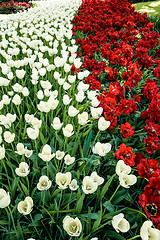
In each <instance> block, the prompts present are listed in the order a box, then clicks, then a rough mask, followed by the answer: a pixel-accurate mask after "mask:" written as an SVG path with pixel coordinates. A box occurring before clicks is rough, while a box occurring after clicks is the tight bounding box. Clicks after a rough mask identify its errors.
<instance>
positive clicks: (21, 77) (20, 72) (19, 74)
mask: <svg viewBox="0 0 160 240" xmlns="http://www.w3.org/2000/svg"><path fill="white" fill-rule="evenodd" d="M25 74H26V71H24V70H23V69H22V70H16V76H17V77H18V78H19V79H23V78H24V75H25Z"/></svg>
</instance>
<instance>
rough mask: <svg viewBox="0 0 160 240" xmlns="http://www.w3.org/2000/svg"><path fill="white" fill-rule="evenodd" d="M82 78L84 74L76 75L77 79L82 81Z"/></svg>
mask: <svg viewBox="0 0 160 240" xmlns="http://www.w3.org/2000/svg"><path fill="white" fill-rule="evenodd" d="M83 78H84V73H83V72H79V73H78V79H79V80H82V79H83Z"/></svg>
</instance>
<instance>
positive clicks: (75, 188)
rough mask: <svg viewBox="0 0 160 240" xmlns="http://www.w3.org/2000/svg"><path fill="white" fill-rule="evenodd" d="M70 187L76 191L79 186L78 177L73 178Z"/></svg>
mask: <svg viewBox="0 0 160 240" xmlns="http://www.w3.org/2000/svg"><path fill="white" fill-rule="evenodd" d="M69 188H70V189H71V191H76V190H77V189H78V188H79V186H78V184H77V180H76V179H73V180H72V181H71V183H70V184H69Z"/></svg>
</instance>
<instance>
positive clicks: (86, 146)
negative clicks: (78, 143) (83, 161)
mask: <svg viewBox="0 0 160 240" xmlns="http://www.w3.org/2000/svg"><path fill="white" fill-rule="evenodd" d="M91 141H92V131H90V132H89V135H88V138H87V140H86V141H85V142H84V146H83V156H84V157H87V155H88V152H89V149H90V145H91Z"/></svg>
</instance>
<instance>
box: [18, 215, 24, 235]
mask: <svg viewBox="0 0 160 240" xmlns="http://www.w3.org/2000/svg"><path fill="white" fill-rule="evenodd" d="M17 237H18V239H24V236H23V231H22V228H21V225H20V222H19V220H17Z"/></svg>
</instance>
